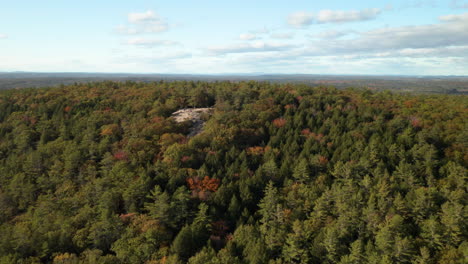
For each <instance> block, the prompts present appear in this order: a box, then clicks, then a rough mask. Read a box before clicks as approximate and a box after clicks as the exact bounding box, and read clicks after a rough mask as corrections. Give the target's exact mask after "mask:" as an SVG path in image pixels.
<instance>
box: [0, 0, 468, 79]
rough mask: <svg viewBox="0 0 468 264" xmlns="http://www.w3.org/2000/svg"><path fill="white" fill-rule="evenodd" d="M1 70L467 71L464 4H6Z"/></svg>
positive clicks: (467, 6) (438, 0)
mask: <svg viewBox="0 0 468 264" xmlns="http://www.w3.org/2000/svg"><path fill="white" fill-rule="evenodd" d="M0 50H1V52H0V71H36V72H128V73H190V74H219V73H258V72H262V73H285V74H288V73H305V74H359V75H387V74H389V75H400V74H401V75H468V1H463V0H446V1H443V0H429V1H424V0H417V1H416V0H410V1H404V0H389V1H370V0H366V1H346V2H345V1H335V0H330V1H326V2H325V3H316V2H313V1H306V0H291V1H287V2H285V1H279V0H269V1H266V0H260V1H255V3H252V2H251V1H245V0H240V1H230V2H224V1H208V0H201V1H180V0H174V1H144V0H136V1H131V2H130V1H107V0H105V1H90V0H83V1H78V2H71V1H67V2H65V1H59V0H50V1H31V0H28V1H8V2H7V1H4V3H2V7H1V9H0Z"/></svg>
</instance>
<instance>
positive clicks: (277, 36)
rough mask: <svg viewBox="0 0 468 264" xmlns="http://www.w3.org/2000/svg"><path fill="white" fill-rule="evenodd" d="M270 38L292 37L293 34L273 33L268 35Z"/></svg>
mask: <svg viewBox="0 0 468 264" xmlns="http://www.w3.org/2000/svg"><path fill="white" fill-rule="evenodd" d="M270 37H271V38H274V39H292V38H293V37H294V34H292V33H274V34H271V35H270Z"/></svg>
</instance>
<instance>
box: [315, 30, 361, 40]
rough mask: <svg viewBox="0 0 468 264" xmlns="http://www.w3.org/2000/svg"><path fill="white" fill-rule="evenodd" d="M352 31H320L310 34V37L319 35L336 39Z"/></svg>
mask: <svg viewBox="0 0 468 264" xmlns="http://www.w3.org/2000/svg"><path fill="white" fill-rule="evenodd" d="M353 32H354V31H345V30H340V31H338V30H328V31H322V32H320V33H319V34H317V35H311V37H315V36H317V37H319V38H323V39H336V38H341V37H344V36H346V35H349V34H351V33H353Z"/></svg>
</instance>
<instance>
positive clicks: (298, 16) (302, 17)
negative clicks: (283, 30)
mask: <svg viewBox="0 0 468 264" xmlns="http://www.w3.org/2000/svg"><path fill="white" fill-rule="evenodd" d="M313 22H314V15H313V14H312V13H307V12H296V13H292V14H290V15H289V17H288V24H289V25H291V26H294V27H304V26H308V25H311V24H312V23H313Z"/></svg>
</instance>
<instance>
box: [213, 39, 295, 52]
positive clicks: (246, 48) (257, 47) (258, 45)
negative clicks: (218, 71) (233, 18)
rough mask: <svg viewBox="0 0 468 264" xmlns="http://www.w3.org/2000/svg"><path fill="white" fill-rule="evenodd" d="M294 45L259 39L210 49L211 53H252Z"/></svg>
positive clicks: (288, 47) (283, 48)
mask: <svg viewBox="0 0 468 264" xmlns="http://www.w3.org/2000/svg"><path fill="white" fill-rule="evenodd" d="M292 47H293V45H289V44H282V43H265V42H263V41H257V42H254V43H248V44H237V45H228V46H218V47H210V48H208V51H209V52H210V53H211V54H215V55H223V54H230V53H250V52H269V51H282V50H287V49H290V48H292Z"/></svg>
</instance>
